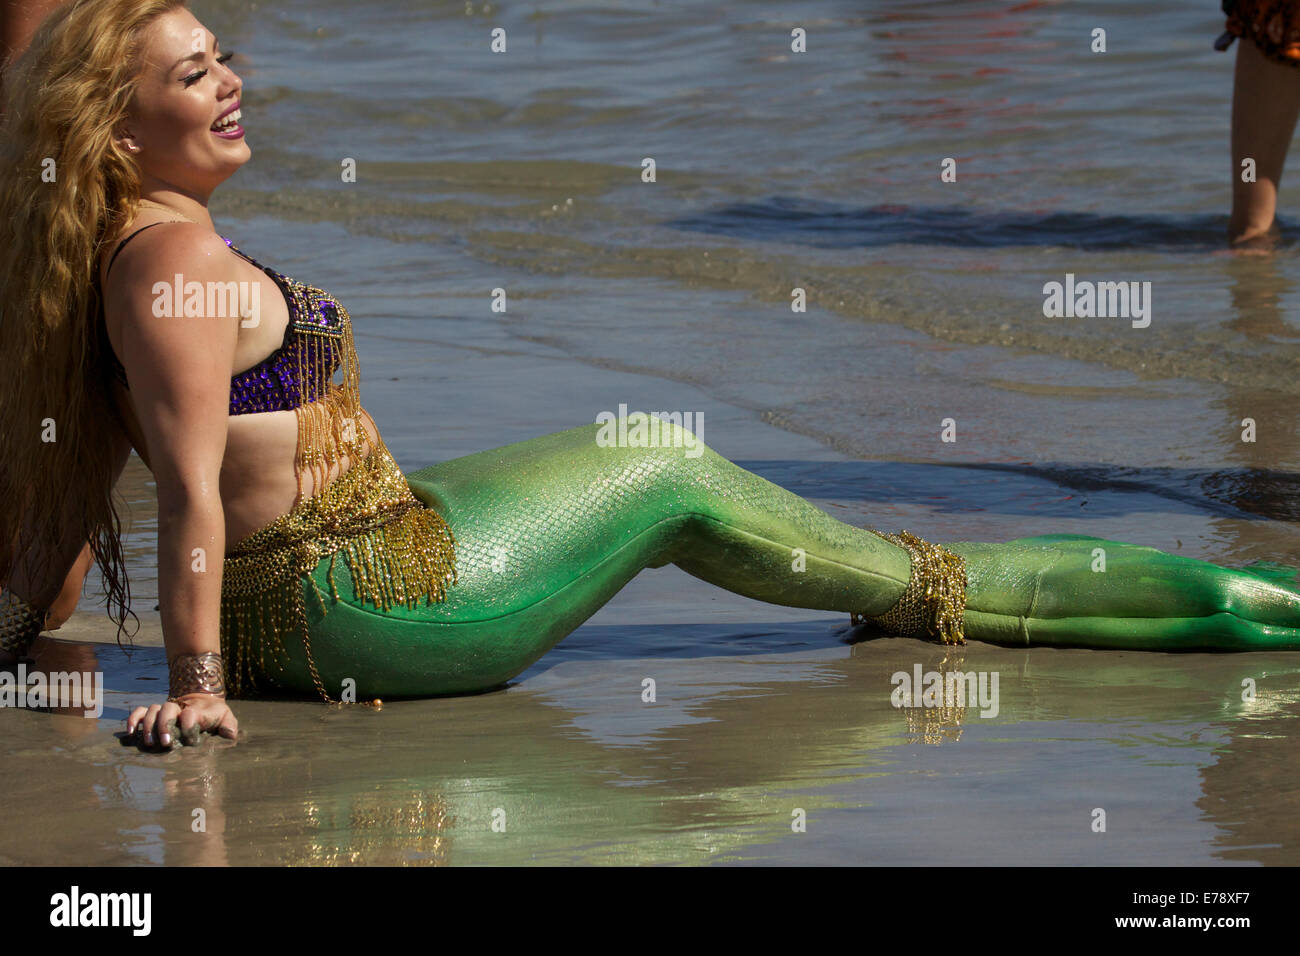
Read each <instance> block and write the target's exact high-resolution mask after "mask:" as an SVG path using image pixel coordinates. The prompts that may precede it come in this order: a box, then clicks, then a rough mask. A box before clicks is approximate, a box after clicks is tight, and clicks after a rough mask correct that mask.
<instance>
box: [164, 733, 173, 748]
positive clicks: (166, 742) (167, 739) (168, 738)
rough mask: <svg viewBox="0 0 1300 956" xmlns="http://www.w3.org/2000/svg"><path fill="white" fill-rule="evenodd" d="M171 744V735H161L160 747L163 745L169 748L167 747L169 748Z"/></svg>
mask: <svg viewBox="0 0 1300 956" xmlns="http://www.w3.org/2000/svg"><path fill="white" fill-rule="evenodd" d="M171 742H172V735H171V734H163V735H162V745H163V746H164V747H169V746H171Z"/></svg>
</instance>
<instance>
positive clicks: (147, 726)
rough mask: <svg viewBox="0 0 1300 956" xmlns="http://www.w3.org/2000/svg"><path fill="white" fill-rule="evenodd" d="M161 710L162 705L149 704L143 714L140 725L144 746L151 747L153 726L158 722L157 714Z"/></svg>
mask: <svg viewBox="0 0 1300 956" xmlns="http://www.w3.org/2000/svg"><path fill="white" fill-rule="evenodd" d="M161 710H162V704H151V705H150V706H149V709H148V710H147V711H146V712H145V715H144V720H143V721H142V725H143V727H144V745H145V746H146V747H152V746H153V742H154V725H155V724H157V722H158V712H159V711H161Z"/></svg>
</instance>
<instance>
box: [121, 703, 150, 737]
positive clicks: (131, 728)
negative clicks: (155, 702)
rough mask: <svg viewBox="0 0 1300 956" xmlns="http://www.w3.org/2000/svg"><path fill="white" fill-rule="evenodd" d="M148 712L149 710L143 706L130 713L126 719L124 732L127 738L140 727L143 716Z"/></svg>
mask: <svg viewBox="0 0 1300 956" xmlns="http://www.w3.org/2000/svg"><path fill="white" fill-rule="evenodd" d="M148 711H149V708H148V707H145V706H143V705H141V706H139V707H137V708H136V709H135V710H133V711H131V716H130V717H128V718H127V719H126V732H127V735H128V736H130V735H131V734H133V733H135V732H136V729H137V728H138V727H139V726H140V721H142V720H144V715H145V714H146V713H148Z"/></svg>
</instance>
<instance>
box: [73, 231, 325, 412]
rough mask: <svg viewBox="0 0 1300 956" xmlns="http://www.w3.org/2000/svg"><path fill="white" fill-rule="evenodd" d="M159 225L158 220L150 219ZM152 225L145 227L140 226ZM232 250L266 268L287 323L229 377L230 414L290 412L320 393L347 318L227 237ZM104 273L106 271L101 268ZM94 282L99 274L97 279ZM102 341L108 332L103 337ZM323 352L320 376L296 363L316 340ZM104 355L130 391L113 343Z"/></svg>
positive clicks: (321, 296) (310, 366)
mask: <svg viewBox="0 0 1300 956" xmlns="http://www.w3.org/2000/svg"><path fill="white" fill-rule="evenodd" d="M153 225H155V226H158V225H162V223H153ZM149 228H152V226H145V227H144V229H149ZM144 229H138V230H136V232H133V233H132V234H131V235H130V236H127V238H126V239H124V240H122V242H121V243H120V244H119V245H118V247H117V249H116V250H114V252H113V256H112V258H110V259H109V262H108V267H109V268H110V269H111V268H112V267H113V259H116V258H117V254H118V253H119V252H121V251H122V246H123V245H125V244H126V242H127V241H128V240H130V239H132V238H134V237H135V236H136V235H138V234H139V233H141V232H143V231H144ZM225 243H226V245H227V246H229V247H230V250H231V252H234V253H235V254H236V255H238V256H240V257H241V258H243V259H246V260H247V261H248V262H251V263H252V264H253V265H255V266H257V267H258V268H259V269H261V270H262V271H263V272H265V273H266V274H267V275H268V276H270V277H271V279H272V280H273V281H274V282H275V284H276V286H277V287H278V288H279V289H280V292H281V294H283V296H284V301H285V304H286V305H287V306H288V309H289V324H288V325H287V326H286V327H285V330H284V341H283V342H281V343H280V347H279V348H278V349H276V350H275V351H274V352H272V353H271V354H270V355H269V356H267V357H266V358H265V359H264V360H263V361H261V362H259V363H258V364H257V365H255V366H253V367H252V368H250V369H247V370H245V371H243V372H240V373H239V374H238V375H234V376H231V379H230V414H231V415H249V414H252V413H254V412H281V411H290V410H292V409H294V408H297V407H298V406H299V405H303V404H307V403H309V402H314V401H316V400H317V399H318V398H320V397H321V396H322V395H324V393H325V390H326V386H327V385H328V383H329V380H330V379H331V378H332V377H333V375H334V372H335V370H336V369H337V368H338V366H339V351H340V340H341V339H342V337H343V323H344V322H346V321H348V319H347V311H346V310H345V309H342V308H341V307H340V306H339V303H338V302H337V301H335V299H334V298H333V297H332V296H331V295H329V294H328V293H327V292H324V291H323V290H321V289H317V288H315V287H314V286H309V285H305V284H304V283H301V282H298V281H297V280H295V279H291V278H289V277H288V276H286V275H284V274H283V273H280V272H276V271H275V270H274V269H272V268H270V267H268V266H264V265H262V263H260V262H258V261H257V260H256V259H254V258H253V257H252V256H250V255H247V254H245V253H243V252H240V251H239V249H237V248H235V245H234V244H233V243H232V242H231V241H230V240H229V239H226V240H225ZM106 271H107V270H106ZM96 281H98V277H96ZM105 339H106V340H107V336H105ZM316 343H319V344H318V345H317V347H319V348H323V349H324V350H325V358H326V361H325V363H324V369H326V370H327V371H325V372H324V374H323V375H320V376H317V375H315V374H314V373H313V369H314V368H316V367H317V365H316V363H311V362H300V361H299V358H298V357H299V356H300V355H305V354H307V347H308V345H309V344H316ZM108 354H109V357H110V359H111V360H112V364H113V374H114V376H115V377H116V378H117V380H118V381H119V382H121V383H122V387H123V388H126V389H130V386H129V385H128V384H127V381H126V369H124V368H123V367H122V363H121V362H119V361H118V359H117V356H116V355H115V354H114V353H113V349H112V346H111V345H109V347H108ZM300 381H301V382H302V383H304V384H305V385H306V394H307V401H306V402H301V401H299V398H300V395H301V394H302V393H301V391H300Z"/></svg>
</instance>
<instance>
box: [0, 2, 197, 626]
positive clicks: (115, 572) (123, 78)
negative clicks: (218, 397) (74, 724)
mask: <svg viewBox="0 0 1300 956" xmlns="http://www.w3.org/2000/svg"><path fill="white" fill-rule="evenodd" d="M184 5H185V3H184V0H72V2H70V3H67V4H65V5H64V6H62V7H60V8H58V9H57V10H55V11H54V12H53V13H51V14H50V15H49V16H48V17H47V18H46V19H45V21H44V22H43V23H42V24H41V25H40V27H39V28H38V29H37V30H36V32H35V34H34V35H33V37H32V40H31V43H30V45H29V46H28V48H27V50H26V51H25V52H24V53H23V54H22V55H21V56H20V57H18V58H17V59H16V60H15V62H14V63H12V64H10V65H9V68H8V69H7V70H6V75H5V77H4V87H3V110H4V113H3V115H2V116H0V362H3V363H4V367H5V368H6V371H7V376H6V377H7V378H8V381H7V382H6V383H5V384H4V385H3V386H0V582H3V581H8V580H9V576H10V573H11V571H12V569H13V567H14V566H15V564H16V562H17V561H18V558H19V556H20V555H23V556H25V555H30V554H31V552H32V548H33V542H36V541H43V542H45V543H46V545H47V546H46V547H44V548H43V551H44V554H45V557H46V560H45V562H44V566H43V567H41V566H40V565H38V566H37V567H36V568H34V569H29V574H30V575H31V576H32V577H33V578H37V577H38V576H39V577H38V579H41V580H49V579H50V578H52V577H54V576H56V575H57V576H60V578H61V576H62V574H63V573H65V572H66V570H67V569H66V568H63V569H59V568H52V567H50V564H49V560H50V558H51V556H52V554H53V553H54V552H55V550H56V547H57V543H58V542H62V541H64V540H66V539H67V536H68V535H69V534H71V533H73V532H74V531H78V529H79V533H80V534H81V536H82V537H81V540H82V541H88V542H89V543H90V548H91V552H92V554H93V555H94V558H95V562H96V563H97V564H98V565H99V568H100V572H101V574H102V575H103V578H104V584H105V589H106V591H107V593H108V604H109V615H110V617H112V619H113V620H114V621H116V623H117V625H118V631H117V634H118V640H119V641H120V640H121V636H122V632H123V629H124V627H125V621H126V617H127V615H128V614H129V615H130V616H131V617H133V618H135V621H136V625H137V630H138V627H139V618H137V617H136V616H135V614H134V612H132V611H131V608H130V601H131V590H130V584H129V582H128V581H127V577H126V567H125V560H124V558H123V554H122V542H121V520H120V518H119V516H118V512H117V508H116V507H115V505H114V501H113V481H114V478H115V477H116V476H115V475H114V474H113V470H114V468H113V451H112V449H113V444H114V441H115V440H117V441H120V438H119V437H116V436H120V435H121V434H122V432H123V428H122V425H121V424H120V423H119V421H118V419H117V413H116V412H115V411H114V406H113V400H112V392H111V389H110V377H109V371H108V369H109V365H108V354H107V350H108V338H107V335H106V333H105V332H104V328H103V321H102V319H101V316H100V297H99V290H98V283H96V282H95V281H94V279H95V272H96V269H97V267H98V262H99V255H100V253H101V251H102V250H103V248H104V246H105V244H106V243H107V242H109V241H110V240H111V238H112V237H113V236H115V235H116V234H117V233H118V232H119V231H120V230H121V229H122V228H123V227H124V226H125V225H126V224H127V223H128V222H129V221H130V220H131V218H132V217H133V215H134V210H135V207H136V204H137V203H138V202H139V200H140V169H139V167H138V166H137V165H136V163H135V161H134V159H132V157H131V155H130V154H129V153H128V152H126V151H125V150H123V149H122V148H120V147H119V146H118V145H117V144H116V143H115V142H114V141H113V140H114V135H115V133H116V132H117V131H118V129H119V128H120V126H121V125H122V123H123V121H124V120H125V119H126V118H127V111H128V108H129V106H130V104H131V102H132V98H133V97H134V95H135V90H136V83H137V76H138V75H139V71H140V67H141V65H142V64H141V59H140V55H141V53H142V52H143V49H142V44H143V40H144V36H143V34H144V31H145V28H146V27H148V26H149V24H151V23H152V22H153V21H154V20H156V19H157V18H158V17H160V16H162V15H163V14H165V13H167V12H169V11H171V10H175V9H177V8H179V7H183V6H184ZM51 426H52V428H53V435H54V440H52V441H51V440H49V438H50V432H51Z"/></svg>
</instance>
